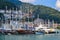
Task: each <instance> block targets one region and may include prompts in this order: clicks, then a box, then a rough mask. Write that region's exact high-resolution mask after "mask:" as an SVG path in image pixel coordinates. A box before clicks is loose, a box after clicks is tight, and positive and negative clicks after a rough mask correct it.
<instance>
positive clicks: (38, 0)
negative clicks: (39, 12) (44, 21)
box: [20, 0, 60, 10]
mask: <svg viewBox="0 0 60 40" xmlns="http://www.w3.org/2000/svg"><path fill="white" fill-rule="evenodd" d="M20 1H22V2H27V3H32V4H35V5H44V6H48V7H52V8H55V9H58V10H60V0H20Z"/></svg>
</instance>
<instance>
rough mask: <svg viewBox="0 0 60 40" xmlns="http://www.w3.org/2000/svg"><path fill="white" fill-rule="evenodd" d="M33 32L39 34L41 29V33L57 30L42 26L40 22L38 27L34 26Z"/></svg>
mask: <svg viewBox="0 0 60 40" xmlns="http://www.w3.org/2000/svg"><path fill="white" fill-rule="evenodd" d="M35 31H37V32H35V33H36V34H39V32H40V34H41V31H42V34H43V33H44V34H51V33H58V31H56V29H54V28H49V27H45V26H43V25H42V24H40V25H39V26H38V27H35Z"/></svg>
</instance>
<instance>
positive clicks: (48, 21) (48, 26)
mask: <svg viewBox="0 0 60 40" xmlns="http://www.w3.org/2000/svg"><path fill="white" fill-rule="evenodd" d="M48 27H50V20H49V19H48Z"/></svg>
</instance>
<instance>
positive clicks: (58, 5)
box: [56, 0, 60, 8]
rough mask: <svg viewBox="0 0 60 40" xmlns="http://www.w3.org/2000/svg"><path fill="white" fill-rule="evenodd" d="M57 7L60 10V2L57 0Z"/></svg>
mask: <svg viewBox="0 0 60 40" xmlns="http://www.w3.org/2000/svg"><path fill="white" fill-rule="evenodd" d="M56 7H57V8H60V0H57V1H56Z"/></svg>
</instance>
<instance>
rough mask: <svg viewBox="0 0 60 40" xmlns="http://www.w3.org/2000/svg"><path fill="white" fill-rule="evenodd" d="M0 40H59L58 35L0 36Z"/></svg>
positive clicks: (59, 36)
mask: <svg viewBox="0 0 60 40" xmlns="http://www.w3.org/2000/svg"><path fill="white" fill-rule="evenodd" d="M0 40H60V34H45V35H34V34H32V35H31V34H30V35H0Z"/></svg>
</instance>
